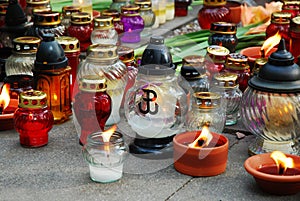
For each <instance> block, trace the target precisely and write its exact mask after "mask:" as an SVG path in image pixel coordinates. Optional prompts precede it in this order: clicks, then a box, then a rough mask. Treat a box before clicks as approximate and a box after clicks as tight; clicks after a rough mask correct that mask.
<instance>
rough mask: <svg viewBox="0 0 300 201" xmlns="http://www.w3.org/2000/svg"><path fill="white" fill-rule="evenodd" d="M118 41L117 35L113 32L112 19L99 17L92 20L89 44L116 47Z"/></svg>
mask: <svg viewBox="0 0 300 201" xmlns="http://www.w3.org/2000/svg"><path fill="white" fill-rule="evenodd" d="M118 39H119V37H118V33H117V31H116V30H115V27H114V24H113V18H112V17H108V16H99V17H96V18H94V30H93V31H92V33H91V42H92V43H93V44H109V45H116V44H117V42H118Z"/></svg>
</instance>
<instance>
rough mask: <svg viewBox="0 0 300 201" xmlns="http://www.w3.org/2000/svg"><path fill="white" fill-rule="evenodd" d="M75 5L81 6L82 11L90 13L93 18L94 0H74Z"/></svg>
mask: <svg viewBox="0 0 300 201" xmlns="http://www.w3.org/2000/svg"><path fill="white" fill-rule="evenodd" d="M72 5H73V6H79V7H80V8H81V11H82V12H85V13H88V14H89V15H90V16H91V18H92V19H93V1H92V0H73V4H72Z"/></svg>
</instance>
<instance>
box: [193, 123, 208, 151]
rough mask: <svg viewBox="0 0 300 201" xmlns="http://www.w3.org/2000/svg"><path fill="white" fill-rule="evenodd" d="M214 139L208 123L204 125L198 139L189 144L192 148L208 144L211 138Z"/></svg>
mask: <svg viewBox="0 0 300 201" xmlns="http://www.w3.org/2000/svg"><path fill="white" fill-rule="evenodd" d="M212 139H213V136H212V134H211V133H210V132H209V129H208V125H204V126H203V127H202V131H201V134H200V135H199V137H197V139H196V140H195V141H194V142H192V143H190V144H189V147H192V148H202V147H205V146H208V145H209V143H210V142H211V140H212Z"/></svg>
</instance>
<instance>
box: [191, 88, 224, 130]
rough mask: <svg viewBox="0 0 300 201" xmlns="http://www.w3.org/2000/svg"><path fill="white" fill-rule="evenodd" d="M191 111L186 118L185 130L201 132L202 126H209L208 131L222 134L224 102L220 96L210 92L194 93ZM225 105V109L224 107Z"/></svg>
mask: <svg viewBox="0 0 300 201" xmlns="http://www.w3.org/2000/svg"><path fill="white" fill-rule="evenodd" d="M192 100H193V104H192V110H191V111H190V112H189V114H188V117H187V123H186V124H187V126H186V127H187V130H188V131H196V130H201V129H202V127H203V125H207V124H208V125H209V130H210V131H212V132H215V133H222V132H223V130H224V127H225V120H226V115H225V107H226V104H224V102H225V101H223V102H222V98H221V95H220V94H217V93H212V92H196V93H194V94H193V99H192ZM224 105H225V107H224Z"/></svg>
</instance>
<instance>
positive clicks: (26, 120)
mask: <svg viewBox="0 0 300 201" xmlns="http://www.w3.org/2000/svg"><path fill="white" fill-rule="evenodd" d="M53 123H54V119H53V114H52V112H51V110H50V109H49V108H48V107H47V95H46V93H44V92H41V91H35V90H30V91H25V92H22V93H21V94H20V101H19V108H18V109H17V110H16V111H15V113H14V125H15V128H16V130H17V132H18V133H19V134H20V144H21V145H22V146H24V147H41V146H44V145H47V144H48V132H49V131H50V130H51V129H52V126H53Z"/></svg>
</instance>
